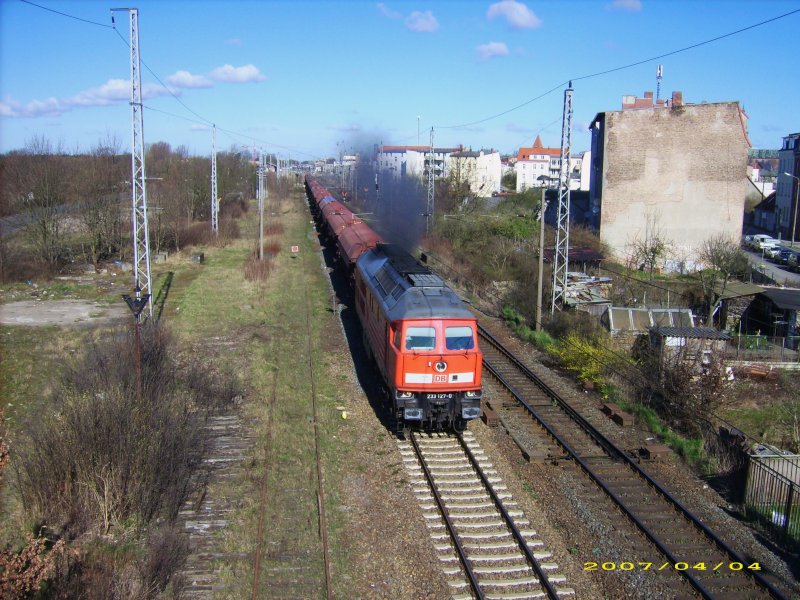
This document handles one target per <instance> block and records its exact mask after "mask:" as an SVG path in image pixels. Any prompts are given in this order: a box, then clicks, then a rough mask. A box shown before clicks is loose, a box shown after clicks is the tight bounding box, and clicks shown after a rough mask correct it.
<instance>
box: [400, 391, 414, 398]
mask: <svg viewBox="0 0 800 600" xmlns="http://www.w3.org/2000/svg"><path fill="white" fill-rule="evenodd" d="M397 397H398V398H413V397H414V392H397Z"/></svg>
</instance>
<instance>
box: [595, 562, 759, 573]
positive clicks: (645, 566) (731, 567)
mask: <svg viewBox="0 0 800 600" xmlns="http://www.w3.org/2000/svg"><path fill="white" fill-rule="evenodd" d="M583 570H584V571H666V570H669V571H760V570H761V565H759V564H758V563H757V562H756V563H750V564H747V563H740V562H720V563H706V562H698V563H690V562H676V563H671V562H665V563H653V562H645V561H639V562H632V561H625V562H620V563H617V562H594V561H589V562H585V563H583Z"/></svg>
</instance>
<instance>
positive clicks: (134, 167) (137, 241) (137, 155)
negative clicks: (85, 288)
mask: <svg viewBox="0 0 800 600" xmlns="http://www.w3.org/2000/svg"><path fill="white" fill-rule="evenodd" d="M114 10H127V11H128V14H129V15H130V24H131V29H130V48H131V139H132V150H131V198H132V202H133V219H132V227H133V277H134V279H133V281H134V289H135V290H136V295H137V297H141V298H144V297H145V294H148V295H149V296H148V301H147V310H148V313H149V316H150V317H151V318H152V316H153V303H152V301H151V300H150V298H152V290H151V287H150V234H149V230H148V226H147V225H148V224H147V188H146V185H145V182H146V179H147V178H146V175H145V167H144V156H145V152H144V122H143V119H142V76H141V66H140V59H139V10H138V9H136V8H124V9H114Z"/></svg>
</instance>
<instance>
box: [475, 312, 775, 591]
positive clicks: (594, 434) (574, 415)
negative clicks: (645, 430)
mask: <svg viewBox="0 0 800 600" xmlns="http://www.w3.org/2000/svg"><path fill="white" fill-rule="evenodd" d="M478 331H479V334H480V335H481V336H483V337H484V338H485V339H486V340H487V341H488V342H489V343H490V344H491V345H492V346H493V347H494V348H495V349H496V350H497V351H499V352H500V353H501V354H502V355H503V356H505V357H506V358H507V359H508V360H509V361H510V362H511V363H512V364H513V365H514V366H515V367H517V368H518V369H519V370H520V371H521V372H522V373H523V374H524V375H525V376H526V377H528V379H530V380H531V381H532V382H533V383H534V384H536V385H537V386H538V387H539V388H540V389H541V390H542V391H543V392H545V394H547V396H548V397H549V398H551V399H552V400H553V401H555V402H556V403H557V404H558V406H559V408H561V409H562V410H563V411H564V412H565V413H567V414H568V415H569V417H570V418H571V419H573V420H574V421H575V422H576V423H577V424H578V425H579V426H580V427H581V429H583V430H584V431H585V432H586V433H587V434H588V435H589V436H590V437H591V438H592V439H593V440H595V441H596V443H598V445H599V446H600V447H602V448H603V449H604V450H606V452H607V453H608V454H609V455H610V456H611V458H617V459H620V460H621V461H623V462H624V463H625V464H626V466H628V467H629V468H631V469H632V470H633V471H634V472H635V473H636V474H638V475H639V476H640V477H642V478H643V479H644V480H645V481H646V482H647V483H648V484H649V485H650V486H651V487H652V488H653V489H654V490H655V491H656V492H658V493H659V494H660V495H661V496H662V497H663V498H664V499H665V500H667V502H668V503H669V504H670V505H672V507H673V508H675V509H677V511H678V513H679V514H681V515H682V516H683V517H684V518H685V519H686V520H687V521H689V522H690V523H691V524H692V525H693V526H694V527H695V528H697V529H698V530H699V531H700V532H701V533H702V534H703V535H705V536H706V538H708V539H709V540H710V541H711V542H713V543H714V544H715V545H716V547H717V548H718V549H719V550H720V551H722V552H723V553H724V554H727V555H728V556H730V557H731V558H733V559H734V560H735V562H739V563H742V564H747V561H746V560H745V559H744V558H743V557H742V556H741V555H740V554H739V553H738V552H737V551H736V550H734V549H733V548H731V547H730V546H729V545H728V544H726V543H725V542H724V541H723V540H721V539H720V538H719V537H718V536H717V535H716V534H715V533H714V532H713V531H712V530H711V529H710V528H709V527H708V526H706V525H705V524H704V523H702V522H701V521H700V520H699V519H698V518H697V517H695V516H694V515H693V514H692V513H691V512H690V511H689V510H688V509H687V508H686V507H684V506H683V504H681V502H680V501H679V500H678V499H676V498H675V497H674V496H673V495H672V494H670V493H669V492H668V491H667V490H666V489H664V488H663V487H662V486H661V485H660V484H659V483H658V482H656V481H655V480H654V479H653V478H652V477H650V475H649V474H647V473H646V472H645V471H644V470H643V469H642V468H641V467H640V466H639V465H638V464H636V463H635V462H634V461H633V459H632V458H631V457H629V456H628V455H627V454H626V453H624V452H623V451H622V450H620V449H619V448H617V447H616V445H615V444H614V443H613V442H611V441H610V440H609V439H608V438H606V437H605V436H604V435H603V434H602V433H600V431H598V430H597V429H596V428H595V427H594V426H593V425H592V424H591V423H589V421H588V420H586V419H585V418H584V417H583V416H582V415H581V414H580V413H578V412H577V411H576V410H575V409H574V408H572V407H571V406H569V404H568V403H566V402H565V401H564V400H563V399H562V398H561V397H560V396H559V394H558V393H557V392H556V391H555V390H553V389H552V388H551V387H550V386H549V385H547V383H545V382H544V381H543V380H542V379H541V378H539V377H538V376H537V375H536V374H535V373H533V372H532V371H531V370H530V369H529V368H528V367H527V366H526V365H524V364H523V363H522V362H521V361H520V360H519V359H518V358H517V357H516V356H514V355H513V354H512V353H511V352H510V351H509V350H508V349H506V348H505V346H503V344H502V343H501V342H500V341H499V340H497V338H495V337H494V336H493V335H492V334H491V333H489V331H487V330H486V329H485V328H484V327H483V326H481V325H480V324H479V325H478ZM484 365H485V366H486V368H487V369H488V370H489V371H490V372H491V373H492V375H493V376H494V377H496V378H497V379H498V381H500V383H501V384H502V385H503V386H504V387H506V388H507V389H508V390H509V392H511V394H512V395H513V396H514V397H515V399H516V400H517V401H518V402H520V404H522V406H523V407H525V409H526V410H527V411H528V412H529V413H530V414H531V415H532V416H533V417H534V418H535V419H536V420H537V421H538V422H539V423H540V424H541V425H542V426H543V427H544V428H545V429H546V430H547V432H548V433H549V434H550V435H551V436H552V437H553V438H554V439H555V440H556V441H557V442H558V444H559V445H561V446H562V447H563V448H564V450H566V451H567V453H568V454H569V455H570V457H571V458H573V459H574V460H575V461H576V462H577V463H578V464H579V465H580V466H581V468H582V469H583V470H584V471H585V472H586V473H587V474H588V475H589V477H591V478H592V480H594V481H595V483H597V485H599V486H600V488H601V489H602V490H603V491H604V492H606V494H608V495H609V497H611V498H612V499H613V500H614V502H615V503H616V504H617V505H618V506H619V507H620V508H621V509H622V511H623V512H624V513H625V515H626V516H627V517H628V518H629V519H630V520H631V521H633V522H634V524H635V525H636V526H637V527H639V529H641V530H642V532H643V533H644V534H645V535H646V536H647V537H648V539H650V541H651V542H653V544H655V546H656V547H657V548H658V549H659V550H660V551H661V552H662V553H663V554H664V555H665V556H666V557H667V558H669V559H670V561H672V563H673V564H676V563H678V562H680V561H679V560H677V559H676V557H675V556H674V555H673V554H672V553H671V552H670V551H669V549H667V548H666V547H665V546H664V544H663V542H661V540H660V539H658V537H657V536H656V535H655V533H654V532H652V531H651V530H650V528H649V527H647V525H646V524H644V523H642V522H641V520H640V519H638V517H636V515H635V514H633V512H632V510H631V509H629V508H628V507H627V506H626V505H625V502H624V501H623V500H622V499H620V498H619V497H618V496H617V495H616V494H615V493H614V492H613V491H612V490H610V489H609V488H608V486H607V485H605V482H604V481H603V480H602V478H601V477H600V476H599V475H597V474H596V473H594V471H593V470H592V468H591V466H590V465H589V464H588V463H586V462H585V461H584V460H583V459H582V458H581V457H580V456H578V454H577V452H576V451H575V450H574V449H573V448H572V447H571V446H570V445H569V444H568V443H567V442H566V440H564V439H563V438H562V437H561V436H559V435H558V434H557V433H556V432H555V431H554V430H553V429H552V428H551V427H550V425H549V424H548V423H547V422H546V419H544V418H543V417H542V416H541V415H540V414H539V413H538V412H537V411H536V410H535V409H534V408H533V407H532V406H531V405H530V404H528V402H526V401H525V400H524V398H522V395H521V394H520V393H519V392H518V391H517V390H516V389H515V388H514V386H513V385H511V384H510V383H509V382H507V381H505V379H504V378H503V377H502V375H501V374H500V373H498V372H497V370H496V369H495V368H494V367H493V366H492V365H491V364H490V363H489V362H488V361H486V360H485V357H484ZM679 572H680V573H681V574H682V575H683V576H684V577H685V578H686V579H687V580H688V581H689V582H690V583H691V584H692V586H693V587H694V588H695V589H696V590H697V591H698V592H700V594H701V595H702V596H703V597H704V598H713V597H714V596H712V595H711V593H710V592H709V591H708V590H707V589H706V588H705V586H703V584H702V583H701V582H700V581H699V580H697V579H696V578H695V577H694V575H693V574H692V573H690V572H689V571H679ZM748 575H750V576H751V577H752V578H753V579H754V580H755V582H756V583H757V584H758V585H760V586H761V587H762V588H764V589H765V590H766V591H768V592H769V594H770V595H771V596H772V597H773V598H775V599H777V600H785V598H786V597H785V596H784V595H783V594H782V593H781V592H780V590H778V589H777V588H776V587H775V586H774V585H772V583H770V582H769V581H767V580H766V579H765V578H764V577H762V576H761V575H760V574H758V573H753V572H752V571H751V572H748Z"/></svg>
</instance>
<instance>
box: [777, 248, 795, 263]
mask: <svg viewBox="0 0 800 600" xmlns="http://www.w3.org/2000/svg"><path fill="white" fill-rule="evenodd" d="M791 254H792V249H791V248H789V247H788V246H779V247H778V255H777V256H776V257H775V262H776V263H780V264H782V265H788V264H789V256H791Z"/></svg>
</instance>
